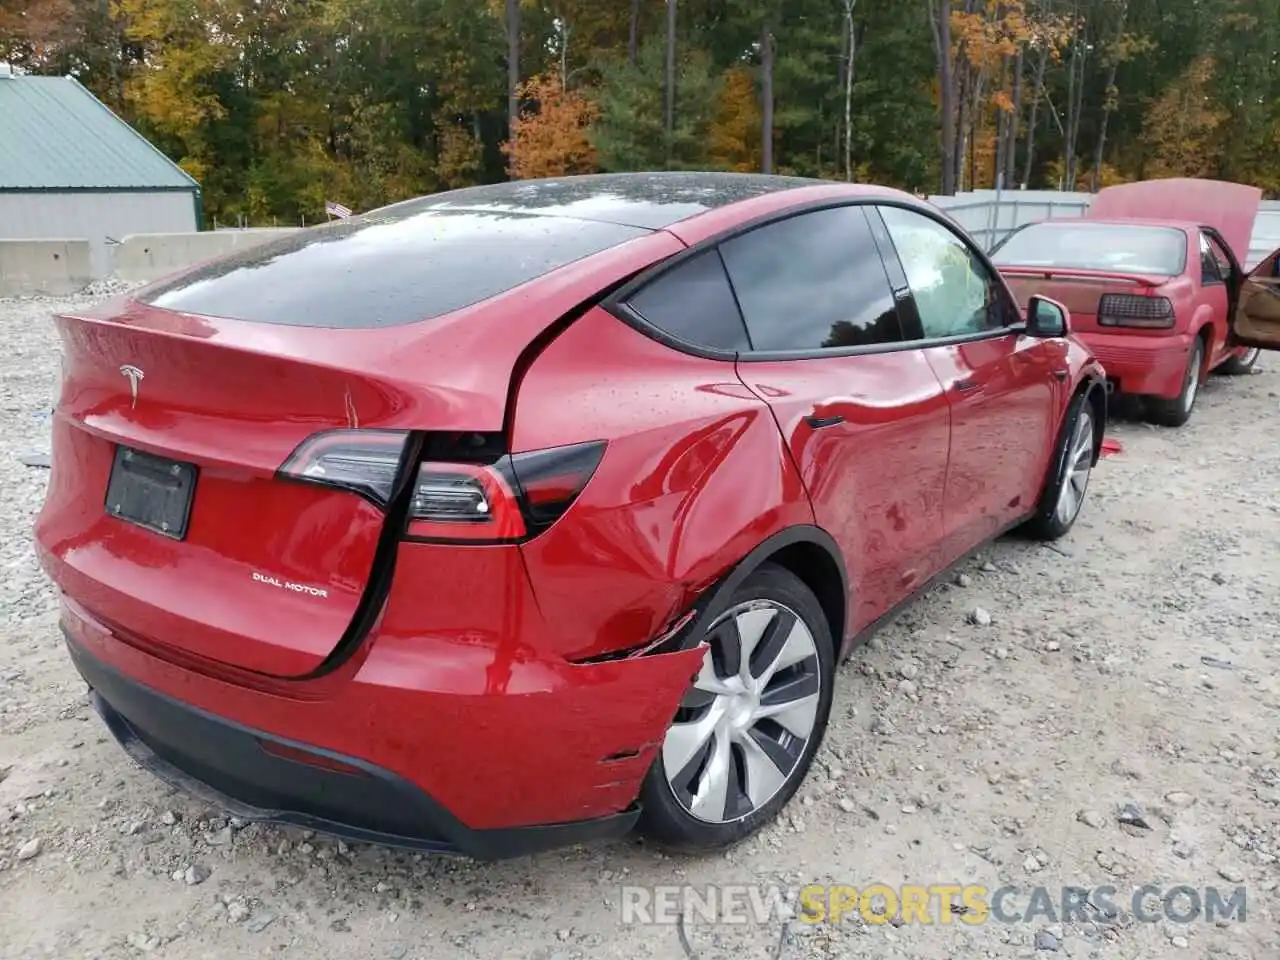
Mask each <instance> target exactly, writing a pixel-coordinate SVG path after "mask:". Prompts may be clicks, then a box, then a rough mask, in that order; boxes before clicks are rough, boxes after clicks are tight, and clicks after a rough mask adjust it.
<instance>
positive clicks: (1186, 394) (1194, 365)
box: [1182, 341, 1204, 414]
mask: <svg viewBox="0 0 1280 960" xmlns="http://www.w3.org/2000/svg"><path fill="white" fill-rule="evenodd" d="M1203 359H1204V351H1203V350H1202V349H1201V347H1200V344H1199V342H1198V341H1197V343H1196V345H1195V347H1194V348H1193V349H1192V351H1191V359H1190V360H1188V361H1187V373H1186V379H1185V381H1184V382H1183V385H1182V409H1183V411H1184V412H1185V413H1187V414H1190V413H1191V408H1192V407H1193V406H1195V402H1196V394H1197V393H1198V392H1199V391H1200V365H1201V361H1202V360H1203Z"/></svg>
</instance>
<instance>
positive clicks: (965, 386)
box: [953, 380, 978, 393]
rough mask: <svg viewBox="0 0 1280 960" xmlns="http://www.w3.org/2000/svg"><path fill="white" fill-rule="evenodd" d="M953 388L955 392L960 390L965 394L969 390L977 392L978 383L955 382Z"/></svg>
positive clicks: (974, 381) (970, 381) (967, 381)
mask: <svg viewBox="0 0 1280 960" xmlns="http://www.w3.org/2000/svg"><path fill="white" fill-rule="evenodd" d="M953 386H954V387H955V388H956V389H957V390H960V391H963V392H966V393H967V392H968V391H970V390H977V389H978V381H977V380H957V381H956V382H955V383H954V384H953Z"/></svg>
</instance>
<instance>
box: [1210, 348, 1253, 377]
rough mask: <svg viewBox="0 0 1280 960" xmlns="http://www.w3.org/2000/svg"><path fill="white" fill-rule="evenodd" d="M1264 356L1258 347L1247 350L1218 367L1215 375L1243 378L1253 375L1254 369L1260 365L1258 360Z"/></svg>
mask: <svg viewBox="0 0 1280 960" xmlns="http://www.w3.org/2000/svg"><path fill="white" fill-rule="evenodd" d="M1260 356H1262V351H1261V350H1259V349H1258V348H1257V347H1254V348H1253V349H1251V350H1246V351H1245V352H1244V353H1243V354H1236V355H1235V356H1233V357H1231V358H1230V359H1229V360H1227V361H1226V362H1225V363H1223V364H1222V365H1221V366H1219V367H1218V369H1217V370H1216V371H1214V372H1215V373H1225V374H1226V375H1227V376H1228V377H1243V376H1245V375H1247V374H1250V373H1253V368H1254V367H1256V366H1257V365H1258V358H1259V357H1260Z"/></svg>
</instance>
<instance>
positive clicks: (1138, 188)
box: [1085, 177, 1262, 263]
mask: <svg viewBox="0 0 1280 960" xmlns="http://www.w3.org/2000/svg"><path fill="white" fill-rule="evenodd" d="M1261 202H1262V191H1261V190H1259V189H1258V188H1257V187H1251V186H1248V185H1246V184H1243V183H1227V182H1226V181H1223V180H1198V179H1193V178H1184V177H1176V178H1169V179H1166V180H1143V181H1141V182H1139V183H1121V184H1117V185H1116V186H1114V187H1105V188H1103V189H1102V190H1100V191H1099V192H1098V195H1097V196H1096V197H1094V198H1093V202H1092V203H1090V204H1089V210H1088V212H1087V213H1086V214H1085V217H1087V218H1088V219H1090V220H1122V219H1123V220H1187V221H1191V222H1193V223H1199V224H1203V225H1205V226H1208V227H1213V228H1214V229H1215V230H1217V231H1218V232H1219V233H1220V234H1222V236H1223V238H1224V239H1226V241H1227V243H1228V244H1230V246H1231V252H1232V253H1234V254H1235V255H1236V259H1237V260H1239V261H1240V262H1241V263H1244V262H1245V260H1247V259H1248V257H1249V243H1250V241H1251V239H1252V237H1253V221H1254V220H1255V219H1256V218H1257V216H1258V205H1259V204H1260V203H1261Z"/></svg>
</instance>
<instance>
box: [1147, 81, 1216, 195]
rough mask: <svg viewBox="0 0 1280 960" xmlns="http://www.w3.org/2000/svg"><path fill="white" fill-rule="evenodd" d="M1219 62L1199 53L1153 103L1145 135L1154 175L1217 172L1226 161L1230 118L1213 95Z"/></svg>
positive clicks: (1149, 174) (1166, 175) (1205, 174)
mask: <svg viewBox="0 0 1280 960" xmlns="http://www.w3.org/2000/svg"><path fill="white" fill-rule="evenodd" d="M1215 70H1216V64H1215V63H1214V61H1213V57H1209V56H1204V57H1197V58H1196V59H1195V60H1193V61H1192V62H1191V65H1190V66H1189V67H1187V69H1186V72H1184V73H1183V75H1182V76H1181V77H1180V78H1179V79H1178V82H1177V83H1175V84H1173V85H1172V86H1170V87H1169V89H1168V90H1166V91H1165V92H1164V93H1163V94H1161V95H1160V97H1159V98H1157V99H1156V100H1155V101H1153V102H1152V104H1151V107H1150V109H1149V110H1148V111H1147V119H1146V123H1145V124H1144V125H1143V131H1142V139H1143V140H1144V141H1145V142H1146V144H1147V147H1148V149H1149V150H1150V151H1151V154H1150V159H1149V161H1148V163H1147V167H1146V174H1147V176H1151V177H1168V176H1179V177H1212V176H1214V175H1216V173H1217V171H1218V167H1219V165H1220V164H1219V161H1220V160H1221V154H1222V152H1221V144H1220V143H1219V142H1218V127H1219V126H1220V125H1221V124H1222V122H1223V120H1224V119H1225V115H1224V113H1223V112H1222V110H1221V109H1219V108H1217V107H1216V106H1215V102H1214V100H1213V99H1211V96H1210V94H1211V93H1212V92H1213V91H1212V85H1213V75H1214V72H1215Z"/></svg>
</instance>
